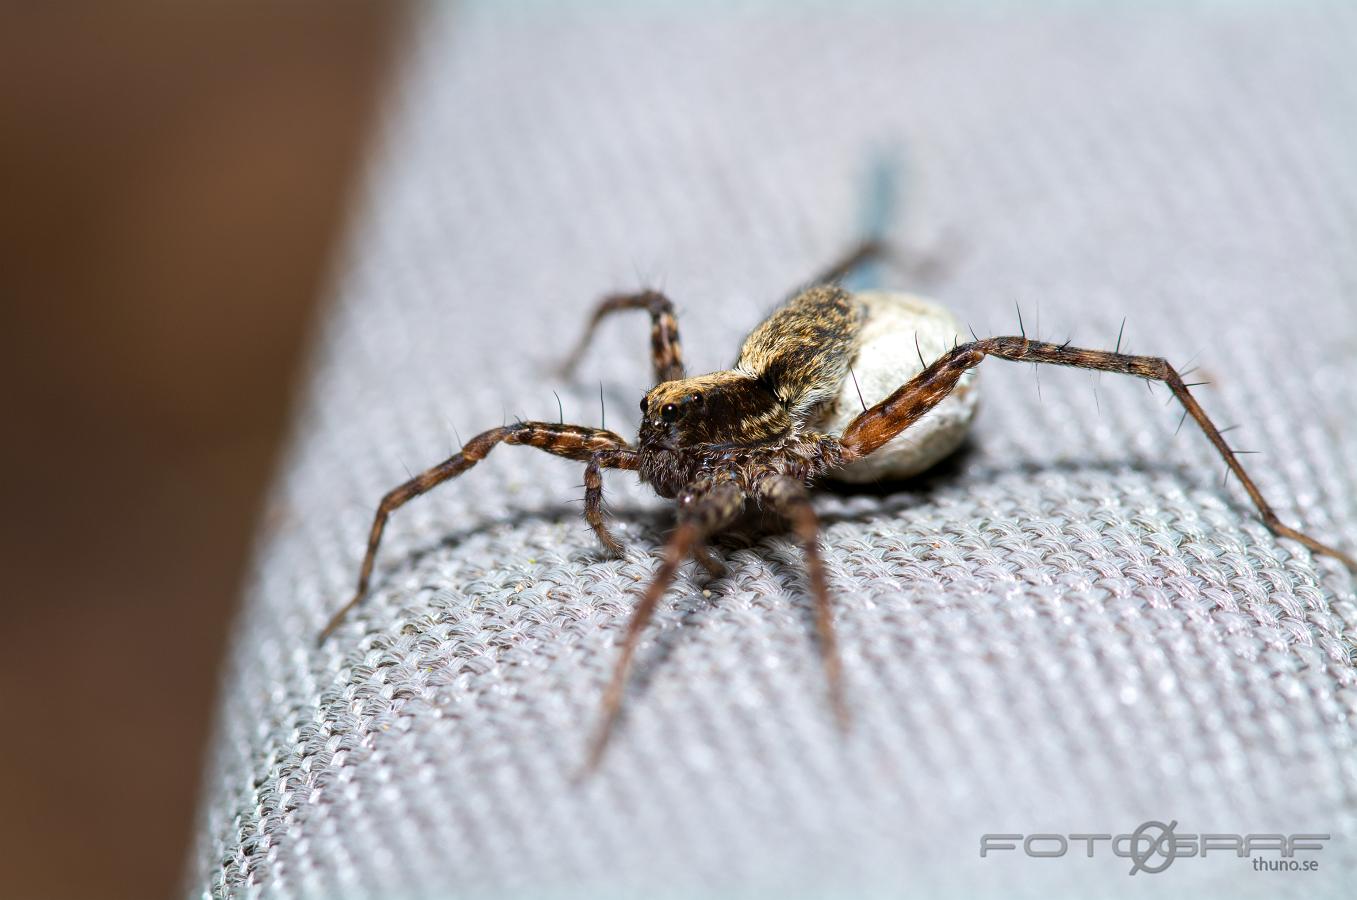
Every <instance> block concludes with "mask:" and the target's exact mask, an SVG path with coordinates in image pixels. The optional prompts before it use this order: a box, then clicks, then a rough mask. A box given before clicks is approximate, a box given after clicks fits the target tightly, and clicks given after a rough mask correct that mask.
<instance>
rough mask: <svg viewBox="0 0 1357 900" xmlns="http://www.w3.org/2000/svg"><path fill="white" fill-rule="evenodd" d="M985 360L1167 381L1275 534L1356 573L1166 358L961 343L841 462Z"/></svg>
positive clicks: (1029, 344)
mask: <svg viewBox="0 0 1357 900" xmlns="http://www.w3.org/2000/svg"><path fill="white" fill-rule="evenodd" d="M986 356H997V357H1000V358H1001V359H1009V360H1013V361H1015V362H1032V363H1053V364H1055V365H1061V366H1074V367H1076V368H1080V369H1098V370H1101V371H1104V372H1121V373H1123V374H1126V375H1135V376H1136V377H1138V378H1145V379H1149V380H1151V381H1162V382H1164V383H1165V384H1167V385H1168V386H1169V390H1171V391H1172V392H1173V395H1174V396H1175V397H1177V398H1178V402H1179V403H1181V404H1182V405H1183V412H1184V414H1185V415H1190V416H1191V417H1192V419H1193V421H1195V422H1196V423H1197V425H1198V426H1200V427H1201V430H1202V432H1203V433H1204V434H1205V435H1206V437H1207V439H1208V440H1209V441H1210V442H1211V444H1212V446H1214V447H1215V448H1216V451H1217V452H1218V453H1219V454H1220V455H1221V458H1222V459H1224V460H1225V465H1226V466H1228V467H1229V470H1230V471H1231V472H1233V473H1234V474H1235V476H1236V477H1238V478H1239V481H1240V483H1241V484H1243V485H1244V490H1245V491H1247V492H1248V495H1249V499H1250V500H1252V501H1253V505H1254V506H1255V507H1257V509H1258V515H1259V517H1260V518H1262V520H1263V523H1264V524H1265V525H1267V527H1268V528H1269V529H1270V530H1271V531H1272V533H1273V534H1276V535H1278V536H1279V537H1287V538H1291V539H1292V540H1294V541H1299V542H1300V543H1302V544H1304V545H1305V546H1306V547H1308V548H1310V550H1312V551H1313V552H1315V553H1319V554H1323V555H1325V556H1331V557H1333V558H1334V559H1337V560H1339V561H1341V562H1342V563H1343V564H1344V565H1345V566H1347V567H1348V568H1349V569H1352V570H1353V571H1357V559H1354V558H1353V557H1352V556H1349V555H1348V554H1346V553H1344V552H1342V551H1341V550H1336V549H1334V548H1333V547H1330V546H1328V545H1327V544H1322V543H1320V542H1319V541H1317V540H1315V539H1314V538H1312V537H1310V536H1309V535H1307V534H1304V533H1302V532H1300V531H1297V530H1296V529H1294V528H1292V527H1290V526H1289V525H1284V524H1282V522H1281V520H1280V519H1278V518H1277V514H1276V513H1275V512H1273V511H1272V507H1271V506H1270V505H1269V504H1268V502H1267V501H1266V500H1265V499H1263V494H1262V492H1261V491H1260V490H1258V486H1257V485H1256V484H1254V483H1253V479H1252V478H1250V477H1249V474H1248V473H1247V472H1245V471H1244V467H1243V466H1242V465H1241V464H1240V462H1239V457H1238V456H1237V455H1236V453H1235V451H1234V450H1233V449H1231V448H1230V445H1229V444H1227V443H1225V438H1224V436H1223V435H1222V434H1221V433H1220V429H1218V428H1217V427H1216V426H1215V424H1214V423H1212V421H1211V420H1210V419H1209V418H1208V417H1207V415H1206V412H1205V410H1203V409H1202V408H1201V405H1200V404H1199V403H1197V399H1196V398H1195V397H1193V396H1192V393H1191V392H1190V391H1189V390H1188V386H1187V385H1186V384H1185V383H1184V382H1183V379H1182V377H1181V376H1180V375H1179V374H1178V372H1177V371H1176V370H1175V369H1174V368H1173V366H1171V365H1169V363H1168V361H1167V360H1164V359H1161V358H1159V357H1157V356H1129V355H1127V354H1124V353H1116V352H1109V351H1107V350H1084V349H1080V348H1079V347H1071V346H1069V345H1067V344H1051V343H1047V342H1045V341H1030V340H1028V339H1027V338H1026V337H993V338H986V339H984V340H978V341H972V342H970V343H967V344H962V345H960V346H958V347H955V348H953V349H952V350H949V351H948V352H946V353H944V354H943V355H942V356H940V357H938V358H937V359H936V360H935V361H934V362H933V364H932V365H930V366H929V367H928V368H926V369H924V370H923V371H922V372H920V373H919V374H918V375H916V376H914V378H912V379H910V381H909V382H908V383H906V384H905V385H904V386H903V387H901V388H899V389H898V390H896V392H895V393H893V394H891V395H890V396H889V397H887V398H886V399H885V400H882V401H881V402H880V403H878V404H877V405H876V406H873V407H872V408H871V409H869V410H867V411H866V412H864V413H863V414H862V415H860V416H858V417H857V418H856V419H854V420H853V421H852V422H850V423H849V425H848V428H846V429H845V430H844V433H843V437H842V438H840V444H841V447H842V454H843V455H842V461H843V462H845V463H847V462H852V461H853V460H855V459H859V458H861V457H863V456H866V455H867V454H869V453H871V452H872V451H874V450H876V449H877V448H879V447H881V446H883V445H884V444H886V442H888V441H889V440H890V439H891V438H893V437H895V436H896V435H897V434H899V433H900V432H902V431H904V430H905V429H906V428H908V427H909V426H910V425H913V424H914V423H915V422H917V421H918V420H919V418H920V417H922V416H923V414H924V413H926V412H928V411H929V410H930V409H932V408H933V407H934V406H936V405H937V404H938V403H939V402H941V401H942V398H943V397H946V396H947V395H948V394H949V393H951V391H952V388H954V387H956V383H957V380H958V379H959V378H960V377H961V375H962V374H963V373H964V372H965V371H966V370H967V369H970V368H973V367H975V366H978V365H979V364H980V361H981V360H983V359H984V358H985V357H986Z"/></svg>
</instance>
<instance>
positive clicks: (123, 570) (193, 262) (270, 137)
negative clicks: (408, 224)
mask: <svg viewBox="0 0 1357 900" xmlns="http://www.w3.org/2000/svg"><path fill="white" fill-rule="evenodd" d="M91 6H92V7H93V8H91V9H88V10H73V9H53V8H49V7H48V6H47V5H43V4H7V5H6V7H5V9H4V10H3V12H0V123H3V125H2V126H0V204H3V206H2V207H0V208H2V209H3V212H0V310H2V312H0V316H2V318H0V335H3V351H4V352H3V354H0V358H3V366H4V368H3V371H0V374H2V375H3V384H4V388H3V394H0V396H2V397H3V401H4V404H3V408H4V423H5V424H4V429H3V434H4V438H3V439H2V440H0V472H2V473H3V475H0V484H2V485H3V487H2V488H0V498H2V499H3V509H4V515H3V516H0V572H3V578H4V582H3V585H4V586H3V599H0V612H2V613H3V626H0V629H2V630H0V708H2V709H3V722H4V724H3V728H2V729H0V734H2V735H3V737H2V738H0V797H2V798H3V801H0V802H2V803H3V808H2V809H0V848H3V850H2V851H0V893H3V894H4V895H5V896H6V897H74V896H86V897H137V898H146V897H168V896H173V895H175V894H177V893H178V888H179V887H180V884H179V874H180V871H181V868H182V864H183V859H184V854H185V850H186V848H187V842H188V839H189V836H190V833H191V832H190V829H191V823H192V816H193V805H194V800H195V794H196V791H197V786H198V779H199V775H200V772H201V767H202V754H203V748H204V741H205V739H206V734H207V727H208V724H209V722H210V717H211V713H212V708H213V702H214V698H213V694H214V688H215V668H216V665H217V663H218V658H219V656H220V654H221V651H222V649H223V646H224V641H225V638H226V635H227V629H228V627H229V623H230V617H231V615H232V612H233V609H234V605H235V595H236V592H237V589H238V585H239V582H240V578H241V571H242V567H243V565H244V563H245V559H246V554H247V551H248V542H249V536H250V533H251V531H252V530H253V527H254V523H255V522H256V521H257V519H258V518H259V516H260V515H262V514H264V511H263V510H262V509H261V498H262V496H263V489H264V487H265V485H266V483H267V479H268V476H269V472H270V468H271V465H272V462H273V458H274V455H275V453H276V451H277V448H278V445H279V438H280V434H281V430H282V428H283V424H284V422H285V420H286V414H287V409H288V405H289V400H290V392H291V379H292V376H293V374H294V373H295V371H296V369H297V365H298V360H299V358H300V355H301V354H302V353H303V352H304V347H305V335H306V331H307V325H308V322H309V321H310V319H311V317H312V316H313V314H314V311H315V305H316V300H317V298H318V295H319V294H320V292H321V291H322V290H323V286H324V283H325V276H326V261H327V255H328V252H329V250H330V248H331V247H332V245H333V244H334V242H335V240H336V239H337V237H339V236H340V235H341V234H342V226H343V219H344V216H343V214H344V212H345V207H346V205H347V200H348V198H349V197H350V196H351V194H352V193H353V188H354V181H355V177H356V176H357V175H359V174H360V170H361V166H360V163H361V160H362V151H363V148H364V146H365V139H366V136H367V132H368V131H369V130H370V126H371V122H372V119H373V115H372V114H373V112H374V111H375V110H376V108H377V102H376V101H377V100H378V99H379V98H380V96H381V90H382V88H383V87H384V81H385V78H384V75H385V68H386V63H387V62H388V61H389V59H390V57H391V56H392V55H393V50H394V48H395V47H396V46H397V44H398V41H397V40H396V38H397V36H398V35H399V34H400V33H401V31H402V23H403V22H404V20H405V15H404V10H403V8H402V7H401V6H399V5H397V4H391V3H376V2H344V3H330V4H299V5H297V6H296V7H286V8H281V9H269V10H267V11H265V10H264V9H262V8H257V7H254V6H253V5H251V4H243V5H241V4H235V3H226V2H216V0H214V2H207V3H199V4H186V5H182V8H181V5H177V4H171V3H158V2H152V3H145V4H132V5H126V6H125V5H122V4H118V5H116V7H117V8H115V5H114V4H105V5H103V6H94V5H91Z"/></svg>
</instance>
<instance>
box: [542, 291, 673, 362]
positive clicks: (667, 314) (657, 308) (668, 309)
mask: <svg viewBox="0 0 1357 900" xmlns="http://www.w3.org/2000/svg"><path fill="white" fill-rule="evenodd" d="M624 309H644V310H646V311H648V312H649V313H650V362H651V365H652V366H653V367H654V370H655V383H656V384H662V383H664V382H666V381H677V380H678V379H680V378H682V377H683V375H684V371H683V344H682V343H681V342H680V341H679V329H678V318H677V317H676V316H675V315H674V304H673V302H672V301H671V300H670V299H669V298H668V297H666V296H665V295H664V294H661V293H660V292H659V291H640V292H639V293H635V294H611V295H609V296H607V297H604V298H603V299H602V300H601V301H599V304H598V306H596V307H595V308H594V314H593V315H592V316H591V317H590V318H589V325H588V327H586V328H585V329H584V334H583V335H581V337H580V341H579V343H578V344H576V345H575V349H574V351H573V352H572V353H571V354H570V356H569V357H567V358H566V361H565V363H564V364H563V365H562V366H561V374H563V375H569V374H570V373H571V372H573V371H574V369H575V366H577V365H579V361H580V358H581V357H583V356H584V351H585V350H587V349H588V348H589V342H590V341H591V340H593V337H594V331H595V330H597V328H598V323H599V322H601V321H603V319H604V318H606V317H607V316H609V315H611V314H613V313H615V312H621V311H622V310H624Z"/></svg>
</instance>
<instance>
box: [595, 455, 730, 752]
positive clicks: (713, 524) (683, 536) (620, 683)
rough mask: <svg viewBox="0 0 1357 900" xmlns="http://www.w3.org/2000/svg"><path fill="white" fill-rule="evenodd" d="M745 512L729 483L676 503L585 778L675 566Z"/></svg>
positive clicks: (606, 697) (607, 694) (616, 670)
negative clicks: (673, 521) (670, 529)
mask: <svg viewBox="0 0 1357 900" xmlns="http://www.w3.org/2000/svg"><path fill="white" fill-rule="evenodd" d="M742 509H744V492H743V491H741V490H740V488H739V486H738V485H736V484H735V483H734V482H732V481H721V482H717V483H716V484H706V485H701V486H695V487H693V488H690V489H689V490H687V491H685V492H684V493H683V494H681V495H680V497H679V513H678V527H677V528H675V529H674V533H673V534H672V535H670V537H669V541H668V543H666V544H665V546H664V558H663V560H662V561H661V562H660V568H659V569H658V570H657V571H656V572H655V577H654V578H653V579H652V580H651V582H650V584H649V585H648V586H647V587H646V589H645V593H644V594H642V595H641V600H640V602H639V603H637V604H636V610H635V611H634V612H633V613H632V615H631V621H630V622H628V623H627V630H626V634H625V636H624V637H623V639H622V652H621V655H620V656H619V657H618V659H617V663H616V664H615V665H614V667H613V675H612V680H611V681H609V682H608V689H607V690H606V691H604V693H603V710H602V713H601V716H600V719H599V724H598V730H597V731H596V732H595V733H594V739H593V743H592V745H591V746H590V750H589V757H588V760H587V761H586V762H585V766H584V772H589V771H591V770H592V769H594V767H596V766H597V765H598V761H599V760H600V759H602V758H603V750H604V748H605V747H607V745H608V738H609V737H610V736H611V735H612V731H613V726H614V725H615V724H616V722H617V714H618V712H619V711H620V710H621V708H622V695H623V693H624V692H625V690H626V686H627V674H628V673H629V672H630V671H631V662H632V657H633V656H635V654H636V645H637V643H638V642H639V641H640V637H641V632H642V631H644V630H645V627H646V625H647V624H649V622H650V620H651V618H652V617H653V616H654V615H655V607H656V605H658V604H659V602H660V598H661V597H663V596H664V592H665V589H667V588H668V587H669V585H670V583H672V582H673V580H674V574H675V573H676V572H677V571H678V567H679V564H680V563H682V562H683V560H684V559H686V558H687V557H688V556H689V555H690V554H693V553H696V552H697V551H698V550H700V549H701V547H702V543H703V542H704V541H705V540H706V539H707V538H708V537H710V536H711V535H712V534H714V533H716V532H718V531H720V530H721V529H722V528H725V527H726V526H728V525H730V523H732V522H733V521H735V519H736V518H737V517H738V516H739V514H740V511H741V510H742Z"/></svg>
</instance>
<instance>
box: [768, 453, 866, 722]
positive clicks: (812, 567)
mask: <svg viewBox="0 0 1357 900" xmlns="http://www.w3.org/2000/svg"><path fill="white" fill-rule="evenodd" d="M758 495H759V498H760V499H762V500H764V501H766V502H767V503H768V505H769V506H771V507H772V508H773V509H774V510H776V511H777V513H778V515H780V516H783V517H784V518H786V519H787V520H788V521H789V522H791V525H792V530H793V531H794V532H796V536H797V539H799V540H800V541H801V548H802V552H803V553H804V554H805V555H806V574H807V575H809V576H810V593H811V598H812V600H813V601H814V603H815V631H816V634H817V635H818V636H819V639H820V655H821V657H822V658H823V659H824V664H825V676H826V677H827V678H828V679H829V700H830V703H831V704H832V705H833V708H834V717H835V718H836V719H838V722H839V725H840V726H841V727H843V728H847V727H848V704H847V703H846V702H844V696H843V664H842V662H841V661H840V660H839V645H838V641H837V640H836V639H835V637H834V610H833V607H831V606H830V603H829V581H828V579H826V578H825V563H824V560H823V559H822V558H821V557H820V520H819V519H818V518H817V517H816V515H815V509H814V507H812V506H811V503H810V494H809V493H807V491H806V488H805V487H804V486H803V485H802V484H801V483H800V482H798V481H797V480H796V479H794V478H788V477H787V476H785V475H773V476H771V477H769V478H765V479H764V480H763V481H761V482H759V485H758Z"/></svg>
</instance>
